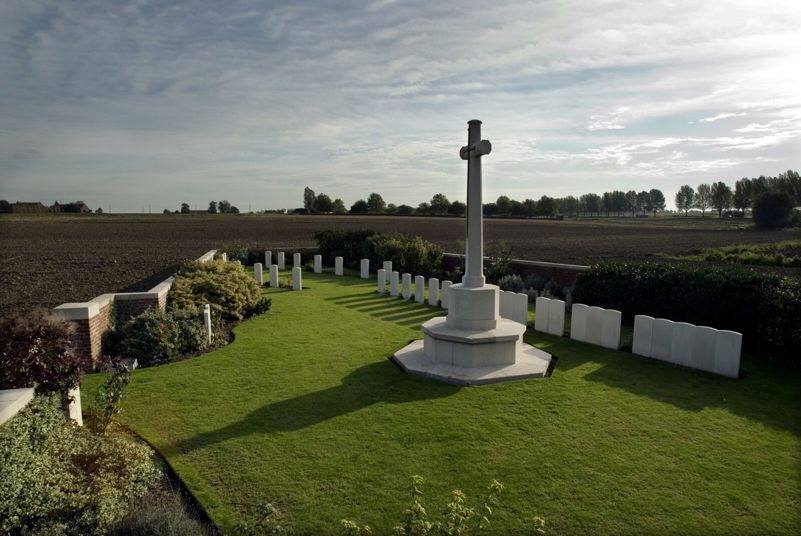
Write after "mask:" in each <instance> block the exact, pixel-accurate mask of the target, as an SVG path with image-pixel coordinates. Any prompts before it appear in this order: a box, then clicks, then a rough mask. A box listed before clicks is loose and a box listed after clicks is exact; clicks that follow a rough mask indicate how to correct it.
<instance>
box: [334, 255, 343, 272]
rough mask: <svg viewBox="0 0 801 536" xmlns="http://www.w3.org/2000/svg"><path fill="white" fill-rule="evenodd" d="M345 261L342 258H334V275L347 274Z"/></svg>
mask: <svg viewBox="0 0 801 536" xmlns="http://www.w3.org/2000/svg"><path fill="white" fill-rule="evenodd" d="M343 266H344V265H343V260H342V257H334V274H335V275H342V274H344V273H345V270H344V267H343Z"/></svg>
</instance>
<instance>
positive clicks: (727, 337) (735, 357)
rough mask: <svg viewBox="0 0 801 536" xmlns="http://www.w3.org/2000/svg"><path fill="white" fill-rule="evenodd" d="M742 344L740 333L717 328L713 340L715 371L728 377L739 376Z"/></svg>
mask: <svg viewBox="0 0 801 536" xmlns="http://www.w3.org/2000/svg"><path fill="white" fill-rule="evenodd" d="M742 346H743V335H742V333H737V332H736V331H728V330H724V329H721V330H719V331H718V333H717V340H716V341H715V372H717V373H718V374H723V375H724V376H728V377H730V378H737V377H739V376H740V352H741V350H742Z"/></svg>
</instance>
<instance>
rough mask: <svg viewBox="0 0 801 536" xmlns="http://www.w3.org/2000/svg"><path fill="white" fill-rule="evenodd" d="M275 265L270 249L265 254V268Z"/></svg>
mask: <svg viewBox="0 0 801 536" xmlns="http://www.w3.org/2000/svg"><path fill="white" fill-rule="evenodd" d="M272 263H273V252H272V251H270V250H269V249H268V250H267V251H265V252H264V266H268V267H269V266H270V265H271V264H272Z"/></svg>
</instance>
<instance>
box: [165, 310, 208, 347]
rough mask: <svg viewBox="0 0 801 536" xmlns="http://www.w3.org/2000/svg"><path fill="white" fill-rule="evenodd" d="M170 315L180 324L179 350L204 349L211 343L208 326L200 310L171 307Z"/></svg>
mask: <svg viewBox="0 0 801 536" xmlns="http://www.w3.org/2000/svg"><path fill="white" fill-rule="evenodd" d="M169 314H170V316H172V318H173V319H174V320H175V323H176V324H177V326H178V347H179V350H178V351H179V352H180V353H182V354H186V353H189V352H196V351H198V350H202V349H204V348H206V347H207V346H208V345H209V339H208V335H207V333H206V326H204V325H203V319H202V317H201V316H200V313H199V312H194V311H187V310H186V309H171V310H170V312H169Z"/></svg>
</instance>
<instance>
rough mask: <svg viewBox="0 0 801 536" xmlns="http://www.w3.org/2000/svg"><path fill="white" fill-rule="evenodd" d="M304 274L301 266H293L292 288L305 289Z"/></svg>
mask: <svg viewBox="0 0 801 536" xmlns="http://www.w3.org/2000/svg"><path fill="white" fill-rule="evenodd" d="M302 274H303V270H302V269H301V267H300V266H298V267H295V268H292V290H303V279H302V278H303V275H302ZM312 286H313V285H312Z"/></svg>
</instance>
